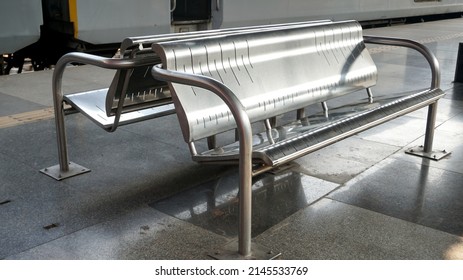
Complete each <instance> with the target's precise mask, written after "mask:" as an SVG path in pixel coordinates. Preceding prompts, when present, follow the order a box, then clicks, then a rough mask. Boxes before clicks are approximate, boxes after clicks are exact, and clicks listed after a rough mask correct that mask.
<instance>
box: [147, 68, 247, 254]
mask: <svg viewBox="0 0 463 280" xmlns="http://www.w3.org/2000/svg"><path fill="white" fill-rule="evenodd" d="M151 74H152V75H153V77H154V78H155V79H158V80H160V81H165V82H172V83H179V84H184V85H189V86H196V87H201V88H204V89H207V90H210V91H211V92H213V93H215V94H216V95H217V96H218V97H220V98H221V99H222V100H223V101H224V102H225V104H226V105H227V106H228V107H229V108H230V111H231V112H232V114H233V117H234V118H235V121H236V125H237V127H238V134H239V145H240V158H239V173H240V219H239V220H240V222H239V224H240V229H239V231H240V238H239V240H238V243H239V244H238V247H239V252H240V254H242V255H245V256H247V255H249V254H250V252H251V207H252V206H251V205H252V198H251V196H252V190H251V187H252V130H251V122H250V121H249V117H248V115H247V113H246V111H245V108H244V106H243V104H242V103H241V101H240V100H239V99H238V98H237V97H236V95H235V94H234V93H233V92H232V91H231V90H230V89H229V88H228V87H227V86H225V85H224V84H222V83H220V82H218V81H216V80H214V79H212V78H210V77H206V76H199V75H195V74H189V73H184V72H178V71H171V70H166V69H162V68H161V65H155V66H153V68H152V69H151Z"/></svg>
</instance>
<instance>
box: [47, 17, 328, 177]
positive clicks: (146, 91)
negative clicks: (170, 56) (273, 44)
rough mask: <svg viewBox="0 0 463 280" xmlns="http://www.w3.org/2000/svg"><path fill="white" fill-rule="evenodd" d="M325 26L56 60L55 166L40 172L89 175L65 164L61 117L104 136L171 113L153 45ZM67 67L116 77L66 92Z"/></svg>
mask: <svg viewBox="0 0 463 280" xmlns="http://www.w3.org/2000/svg"><path fill="white" fill-rule="evenodd" d="M325 22H329V20H320V21H311V22H304V23H289V24H274V25H266V26H253V27H240V28H229V29H222V30H206V31H200V32H188V33H181V34H162V35H153V36H140V37H130V38H126V39H125V40H123V42H122V43H121V47H120V57H119V58H106V57H100V56H95V55H90V54H85V53H69V54H66V55H64V56H63V57H62V58H61V59H60V60H59V61H58V63H57V65H56V68H55V71H54V73H53V102H54V108H55V123H56V134H57V143H58V156H59V164H58V165H54V166H51V167H48V168H44V169H42V170H40V171H41V172H42V173H45V174H47V175H48V176H51V177H53V178H55V179H56V180H62V179H66V178H68V177H72V176H76V175H79V174H82V173H85V172H89V171H90V169H88V168H86V167H83V166H80V165H78V164H76V163H73V162H70V161H69V160H68V152H67V141H66V131H65V123H64V117H65V115H67V114H70V113H76V112H80V113H82V114H83V115H84V116H86V117H88V118H89V119H90V120H92V121H93V122H94V123H95V124H97V125H98V126H100V127H102V128H103V129H105V130H107V131H108V132H113V131H115V130H116V129H117V127H119V126H121V125H127V124H131V123H135V122H140V121H144V120H148V119H153V118H158V117H162V116H165V115H168V114H172V113H174V112H175V110H174V105H173V104H172V99H171V96H170V91H169V88H168V87H167V84H166V83H165V82H161V81H158V80H156V79H154V78H153V77H152V76H151V74H150V70H151V68H152V66H153V65H155V64H158V63H160V62H161V61H160V59H159V56H158V55H157V54H156V53H154V52H153V51H152V50H151V44H152V43H154V42H162V41H172V40H179V39H186V38H197V37H202V36H211V35H224V34H232V33H245V32H250V31H251V30H257V29H260V30H263V29H281V28H286V26H293V25H294V26H295V25H317V24H322V23H325ZM70 63H79V64H89V65H94V66H98V67H101V68H106V69H113V70H115V75H114V78H113V80H112V82H111V84H110V85H109V87H108V88H103V89H97V90H91V91H85V92H77V93H68V94H64V93H63V91H62V87H61V84H62V79H63V74H64V72H65V70H66V67H67V65H68V64H70Z"/></svg>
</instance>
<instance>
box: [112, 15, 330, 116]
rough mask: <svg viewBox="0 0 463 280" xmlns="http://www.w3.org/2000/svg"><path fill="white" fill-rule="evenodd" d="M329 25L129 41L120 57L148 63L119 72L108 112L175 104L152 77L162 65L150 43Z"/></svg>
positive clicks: (175, 35) (246, 29) (276, 25)
mask: <svg viewBox="0 0 463 280" xmlns="http://www.w3.org/2000/svg"><path fill="white" fill-rule="evenodd" d="M326 22H330V20H318V21H310V22H303V23H300V22H296V23H285V24H274V25H266V26H251V27H237V28H228V29H221V30H205V31H195V32H186V33H175V34H161V35H152V36H139V37H129V38H126V39H124V41H123V42H122V43H121V47H120V53H121V58H125V59H134V58H136V59H142V60H143V61H146V63H144V64H143V66H140V67H136V68H133V69H129V70H117V72H116V75H115V76H114V78H113V80H112V82H111V85H110V87H109V90H108V94H107V96H106V103H105V105H106V113H107V115H108V117H109V116H113V115H115V114H117V110H118V108H120V109H119V110H120V111H121V112H130V111H135V110H140V109H144V108H148V107H153V106H156V105H164V104H166V103H170V102H172V99H171V95H170V91H169V89H168V87H167V84H166V83H164V82H160V81H158V80H155V79H154V78H153V77H152V76H151V74H150V70H151V67H152V66H153V65H156V64H159V63H161V61H160V58H159V56H158V55H157V54H156V53H154V52H153V51H152V49H151V44H153V43H155V42H163V41H172V40H180V39H187V38H198V37H204V36H211V35H218V34H232V33H243V32H250V31H253V30H258V29H259V30H262V29H278V28H280V29H281V28H287V27H288V26H296V25H301V24H302V25H308V24H312V25H316V24H322V23H326ZM121 97H122V100H121V99H120V98H121ZM119 101H121V102H119Z"/></svg>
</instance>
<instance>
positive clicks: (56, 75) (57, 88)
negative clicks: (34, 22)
mask: <svg viewBox="0 0 463 280" xmlns="http://www.w3.org/2000/svg"><path fill="white" fill-rule="evenodd" d="M66 65H67V61H66V60H63V61H62V60H60V61H58V63H57V64H56V67H55V70H54V72H53V105H54V108H55V126H56V140H57V144H58V157H59V164H58V165H54V166H51V167H48V168H44V169H42V170H40V172H42V173H44V174H46V175H48V176H50V177H52V178H54V179H56V180H58V181H60V180H63V179H66V178H69V177H73V176H76V175H79V174H82V173H87V172H89V171H90V169H88V168H85V167H83V166H80V165H78V164H75V163H73V162H69V160H68V150H67V141H66V129H65V126H64V101H63V95H62V89H61V80H62V76H63V72H64V69H65V68H66Z"/></svg>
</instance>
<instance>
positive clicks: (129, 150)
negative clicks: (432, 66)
mask: <svg viewBox="0 0 463 280" xmlns="http://www.w3.org/2000/svg"><path fill="white" fill-rule="evenodd" d="M364 33H365V34H368V35H383V36H392V37H403V38H409V39H414V40H417V41H420V42H422V43H424V44H425V45H426V46H428V47H429V48H430V49H431V50H432V51H433V52H434V53H435V54H436V56H437V58H438V60H439V63H440V66H441V71H442V83H441V88H442V89H444V90H445V91H446V93H447V94H446V96H445V97H444V98H443V99H441V101H439V106H438V116H437V128H436V131H435V140H434V148H435V149H445V150H447V151H452V153H451V155H449V156H447V157H445V158H444V159H442V160H440V161H431V160H427V159H421V158H418V157H414V156H410V155H407V154H405V153H404V150H405V149H406V148H408V147H410V146H414V145H419V144H422V143H423V139H424V129H425V122H426V109H422V110H420V111H418V112H415V113H412V114H409V115H407V116H404V117H400V118H398V119H395V120H393V121H392V122H389V123H386V124H384V125H380V126H378V127H376V128H373V129H370V130H368V131H366V132H363V133H360V134H358V135H356V136H354V137H351V138H349V139H346V140H343V141H341V142H339V143H337V144H335V145H332V146H329V147H326V148H324V149H321V150H319V151H317V152H315V153H312V154H310V155H307V156H305V157H303V158H300V159H298V160H296V161H294V162H293V163H291V164H290V165H288V167H287V168H285V169H282V170H279V171H278V172H274V173H267V174H264V175H263V176H260V177H258V178H255V180H254V181H255V184H254V186H253V188H254V195H253V197H254V202H253V205H254V206H253V207H254V209H253V239H254V240H255V241H256V242H257V243H259V244H262V245H265V246H267V247H269V248H272V250H274V251H278V252H281V253H282V255H281V257H280V258H281V259H299V260H306V259H307V260H309V259H327V260H332V259H342V260H345V259H354V260H359V259H375V260H376V259H402V260H404V259H405V260H415V259H438V260H440V259H460V260H461V259H463V84H460V83H454V82H453V79H454V74H455V66H456V60H457V52H458V46H459V43H460V42H463V19H450V20H441V21H434V22H424V23H417V24H410V25H397V26H391V27H383V28H375V29H367V30H365V31H364ZM367 47H368V48H369V49H370V50H371V53H372V56H373V59H374V60H375V61H376V62H377V65H378V69H379V75H380V78H379V82H378V85H377V87H376V89H374V90H375V91H376V92H381V91H386V90H387V91H391V90H392V91H397V92H399V91H406V90H408V89H411V88H412V87H413V86H415V87H416V85H418V84H420V83H422V84H423V85H424V86H426V85H427V84H428V82H427V81H428V80H429V78H430V74H429V70H428V69H427V66H426V64H425V62H424V61H422V59H421V57H420V56H419V55H417V54H415V53H413V52H412V51H407V50H403V49H399V48H395V47H378V46H372V45H371V46H370V45H369V46H367ZM112 75H113V72H112V71H110V70H102V69H98V68H94V67H90V66H76V67H71V68H70V69H69V70H67V71H66V73H65V79H64V84H63V87H64V90H65V91H66V92H74V91H82V90H86V89H94V88H102V87H106V86H107V85H109V83H110V80H111V78H112ZM51 77H52V70H47V71H41V72H34V73H23V74H18V75H9V76H0V143H1V145H0V225H1V226H0V259H10V260H24V259H33V260H42V259H46V260H50V259H51V260H57V259H66V260H69V259H71V260H74V259H86V260H93V259H122V260H127V259H166V260H171V259H209V256H208V254H209V253H211V252H214V251H216V250H217V249H218V248H220V247H222V246H223V245H224V244H226V243H227V242H230V241H232V240H234V239H236V237H237V219H238V215H237V211H238V204H237V199H236V196H237V186H238V183H237V178H238V176H237V169H236V168H235V167H229V166H225V167H224V166H208V165H198V164H196V163H194V162H193V161H192V160H191V158H190V156H189V151H188V147H187V145H186V144H185V143H184V141H183V137H182V136H181V131H180V128H179V126H178V123H177V120H176V117H175V115H171V116H167V117H163V118H159V119H154V120H150V121H145V122H142V123H137V124H133V125H129V126H124V127H120V128H118V130H116V131H115V132H114V133H107V132H105V131H103V130H102V129H100V128H99V127H97V126H96V125H94V124H93V123H92V122H91V121H89V120H88V119H86V118H85V117H83V116H81V115H79V114H74V115H69V116H67V117H66V127H67V134H68V141H69V142H68V145H69V158H70V160H72V161H73V162H76V163H78V164H81V165H83V166H86V167H88V168H90V169H91V170H92V171H91V172H90V173H87V174H84V175H80V176H77V177H73V178H69V179H66V180H63V181H55V180H53V179H52V178H50V177H47V176H45V175H43V174H41V173H39V170H40V169H42V168H45V167H47V166H51V165H54V164H56V163H57V162H58V156H57V148H56V140H55V128H54V121H53V108H52V94H51ZM424 86H423V87H424Z"/></svg>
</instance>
